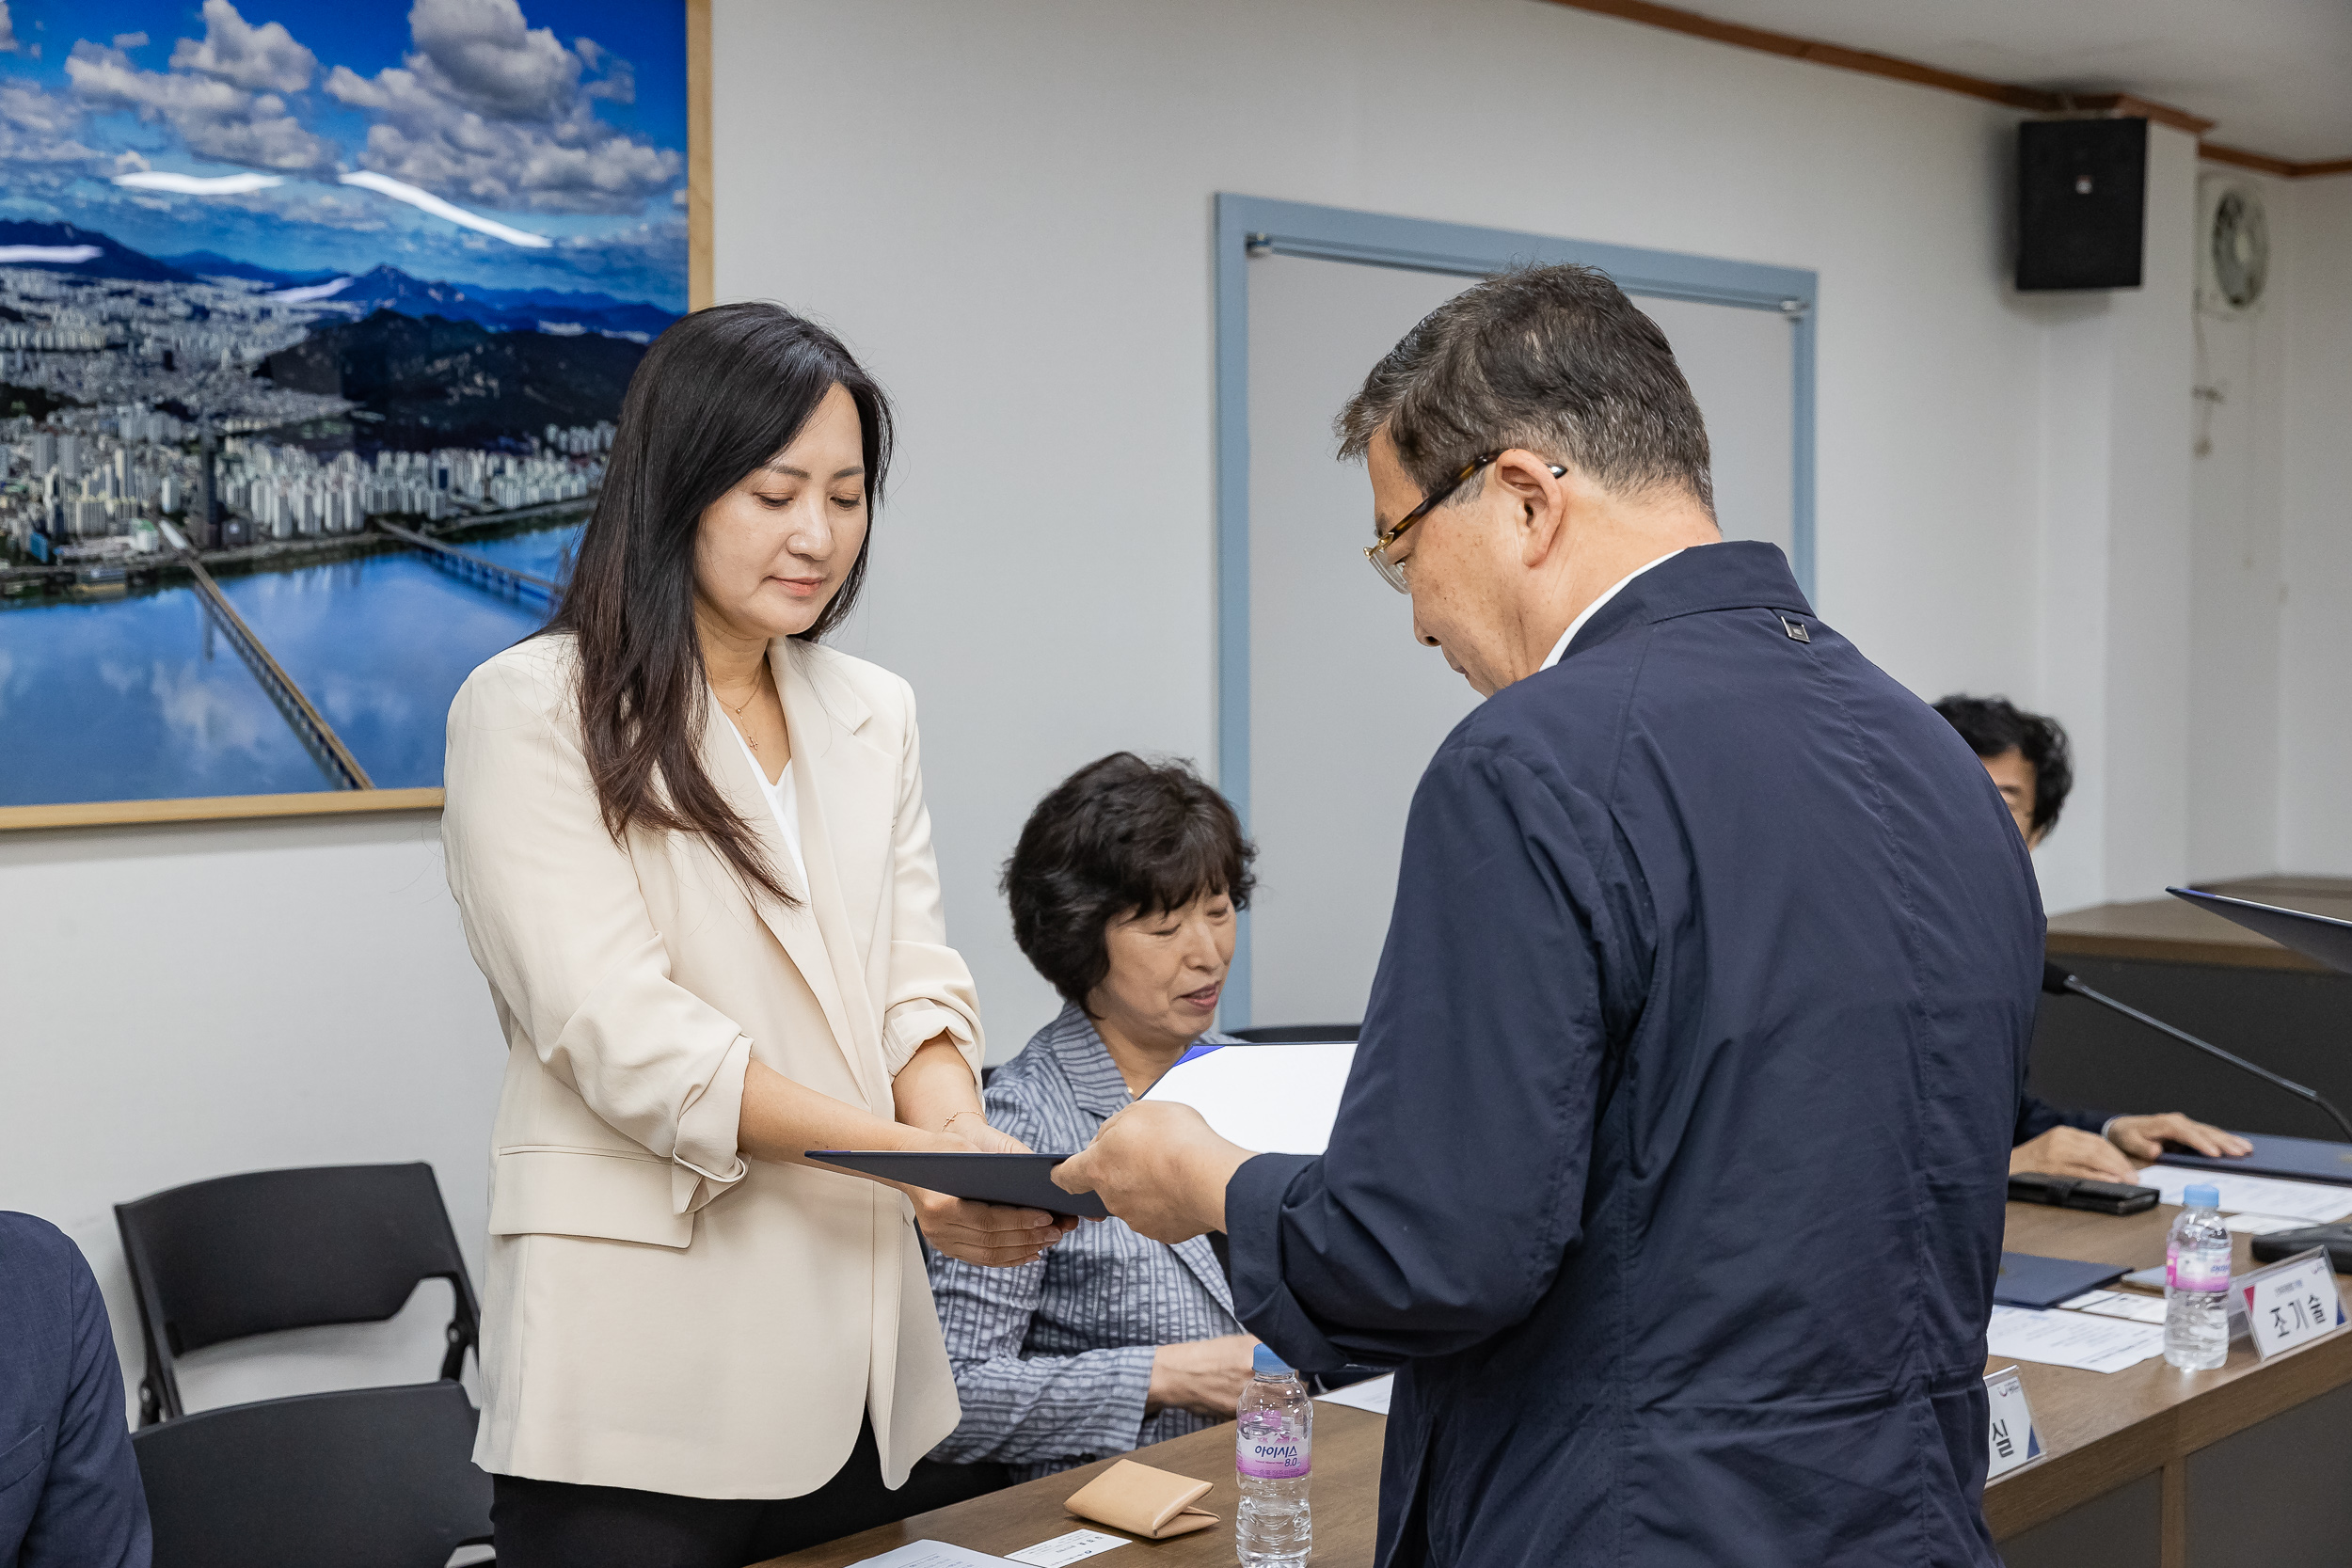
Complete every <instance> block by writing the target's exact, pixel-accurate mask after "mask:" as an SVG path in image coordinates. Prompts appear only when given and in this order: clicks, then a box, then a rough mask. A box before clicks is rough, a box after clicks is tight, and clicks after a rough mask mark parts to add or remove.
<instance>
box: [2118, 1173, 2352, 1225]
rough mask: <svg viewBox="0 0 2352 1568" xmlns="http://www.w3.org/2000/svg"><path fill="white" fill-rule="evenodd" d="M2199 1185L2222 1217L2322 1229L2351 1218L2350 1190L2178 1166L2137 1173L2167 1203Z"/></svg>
mask: <svg viewBox="0 0 2352 1568" xmlns="http://www.w3.org/2000/svg"><path fill="white" fill-rule="evenodd" d="M2198 1183H2203V1184H2205V1185H2207V1186H2210V1187H2212V1188H2214V1189H2215V1190H2216V1191H2217V1193H2218V1194H2219V1195H2220V1197H2221V1209H2222V1212H2224V1213H2230V1214H2240V1213H2247V1214H2273V1215H2276V1216H2278V1217H2279V1218H2280V1219H2298V1220H2301V1221H2302V1222H2303V1223H2304V1224H2306V1225H2325V1224H2327V1223H2328V1221H2329V1220H2340V1219H2342V1218H2344V1215H2346V1214H2352V1187H2331V1186H2328V1185H2327V1184H2326V1183H2324V1182H2319V1181H2281V1180H2279V1179H2278V1178H2276V1177H2271V1176H2233V1175H2232V1174H2230V1173H2229V1172H2227V1171H2217V1170H2190V1169H2187V1168H2186V1167H2185V1166H2181V1165H2150V1166H2149V1167H2148V1168H2147V1169H2146V1170H2143V1171H2141V1172H2140V1173H2139V1184H2140V1185H2141V1186H2143V1187H2153V1188H2155V1190H2156V1195H2157V1196H2159V1197H2160V1198H2162V1199H2163V1200H2164V1201H2165V1202H2167V1203H2178V1202H2180V1201H2181V1194H2182V1193H2183V1192H2184V1191H2185V1190H2186V1189H2187V1188H2189V1187H2191V1186H2193V1185H2196V1184H2198Z"/></svg>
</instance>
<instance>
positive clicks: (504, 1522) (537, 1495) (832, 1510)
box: [490, 1423, 1006, 1568]
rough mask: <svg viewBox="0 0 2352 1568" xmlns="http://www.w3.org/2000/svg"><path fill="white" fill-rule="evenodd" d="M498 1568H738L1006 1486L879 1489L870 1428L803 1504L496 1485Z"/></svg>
mask: <svg viewBox="0 0 2352 1568" xmlns="http://www.w3.org/2000/svg"><path fill="white" fill-rule="evenodd" d="M490 1480H491V1482H492V1486H493V1490H492V1496H491V1502H490V1523H491V1525H492V1527H493V1528H495V1529H496V1531H497V1545H498V1559H499V1568H744V1564H746V1563H752V1562H759V1561H762V1560H766V1559H768V1558H771V1557H782V1556H783V1555H784V1554H785V1553H787V1552H797V1551H799V1550H800V1549H801V1548H802V1547H803V1546H814V1545H817V1544H819V1543H821V1542H826V1541H832V1540H834V1539H836V1538H838V1537H840V1536H844V1535H854V1534H856V1533H857V1532H858V1531H859V1530H862V1529H871V1528H873V1527H874V1526H876V1525H886V1524H889V1523H890V1522H891V1521H893V1520H895V1519H903V1518H905V1517H907V1516H908V1515H909V1514H912V1513H924V1512H926V1511H927V1510H930V1509H934V1508H945V1507H946V1505H947V1504H949V1503H951V1502H961V1500H963V1499H964V1498H965V1497H977V1496H979V1495H980V1494H981V1493H983V1492H993V1491H994V1490H995V1489H996V1488H997V1487H1000V1486H1002V1485H1004V1484H1005V1481H1006V1477H1005V1472H1004V1467H1003V1466H1002V1465H934V1464H932V1463H930V1461H928V1460H926V1461H924V1462H922V1463H921V1464H918V1465H915V1467H914V1474H913V1475H911V1476H909V1477H908V1478H907V1483H906V1485H904V1486H902V1487H900V1488H899V1489H898V1491H896V1492H892V1491H888V1490H886V1489H884V1487H883V1486H882V1455H881V1453H880V1452H879V1450H877V1449H876V1448H875V1446H874V1429H873V1427H872V1425H871V1424H870V1423H869V1424H868V1425H866V1427H864V1428H863V1429H861V1430H860V1431H859V1433H858V1434H857V1447H856V1448H854V1449H850V1458H849V1461H848V1463H846V1464H844V1465H842V1466H841V1468H840V1470H839V1471H838V1472H836V1473H835V1474H834V1478H833V1479H832V1480H831V1481H827V1482H825V1484H824V1485H822V1486H820V1487H818V1489H817V1490H816V1491H814V1492H811V1493H809V1494H808V1495H807V1496H806V1497H787V1498H784V1499H783V1500H781V1501H777V1502H762V1501H759V1500H758V1499H756V1498H751V1499H739V1498H733V1497H715V1498H714V1497H675V1496H673V1495H671V1494H670V1493H667V1492H638V1491H633V1490H631V1489H630V1488H628V1487H626V1486H579V1485H574V1484H572V1483H571V1482H569V1481H532V1480H530V1479H528V1478H526V1477H522V1476H492V1477H491V1478H490Z"/></svg>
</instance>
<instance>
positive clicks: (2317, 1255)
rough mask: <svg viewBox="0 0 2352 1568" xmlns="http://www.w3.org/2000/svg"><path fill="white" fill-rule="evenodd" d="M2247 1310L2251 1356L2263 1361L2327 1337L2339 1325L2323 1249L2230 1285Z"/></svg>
mask: <svg viewBox="0 0 2352 1568" xmlns="http://www.w3.org/2000/svg"><path fill="white" fill-rule="evenodd" d="M2231 1286H2232V1290H2233V1293H2234V1294H2235V1295H2236V1296H2237V1298H2238V1301H2239V1302H2240V1303H2241V1304H2243V1306H2244V1307H2245V1309H2246V1331H2247V1333H2248V1334H2249V1335H2250V1336H2251V1337H2252V1338H2253V1341H2254V1354H2256V1355H2258V1356H2260V1357H2262V1358H2263V1359H2264V1360H2265V1361H2267V1360H2269V1359H2270V1357H2272V1356H2274V1355H2276V1354H2279V1353H2280V1351H2286V1350H2293V1349H2294V1348H2295V1347H2296V1346H2297V1345H2307V1344H2309V1343H2311V1342H2312V1340H2313V1339H2316V1338H2320V1337H2321V1336H2323V1335H2327V1334H2332V1333H2334V1332H2335V1331H2336V1329H2337V1328H2339V1327H2340V1326H2342V1324H2343V1323H2344V1300H2343V1297H2342V1296H2341V1295H2339V1294H2338V1293H2337V1291H2336V1271H2335V1266H2334V1265H2333V1264H2332V1263H2331V1262H2329V1261H2328V1249H2327V1248H2326V1247H2313V1248H2312V1250H2311V1251H2309V1252H2298V1253H2296V1255H2295V1256H2294V1257H2292V1258H2289V1259H2285V1260H2284V1261H2282V1262H2277V1263H2273V1264H2271V1265H2270V1266H2269V1267H2268V1268H2266V1269H2256V1270H2255V1271H2254V1272H2253V1273H2252V1274H2247V1275H2238V1277H2237V1278H2236V1279H2234V1280H2233V1281H2231Z"/></svg>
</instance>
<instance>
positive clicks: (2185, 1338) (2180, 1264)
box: [2164, 1182, 2230, 1372]
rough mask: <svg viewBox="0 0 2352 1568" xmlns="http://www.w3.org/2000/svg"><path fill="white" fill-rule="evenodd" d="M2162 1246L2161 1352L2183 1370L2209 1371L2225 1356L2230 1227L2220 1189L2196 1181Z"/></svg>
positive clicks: (2183, 1201)
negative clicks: (2223, 1217)
mask: <svg viewBox="0 0 2352 1568" xmlns="http://www.w3.org/2000/svg"><path fill="white" fill-rule="evenodd" d="M2181 1202H2182V1204H2183V1208H2182V1210H2181V1212H2180V1214H2179V1216H2178V1217H2176V1218H2175V1219H2174V1220H2173V1221H2172V1235H2171V1238H2170V1239H2169V1241H2167V1242H2166V1243H2165V1246H2164V1358H2165V1359H2166V1360H2167V1361H2169V1362H2170V1363H2172V1365H2174V1366H2175V1367H2179V1368H2181V1369H2182V1370H2185V1371H2192V1372H2201V1371H2210V1370H2212V1369H2214V1368H2216V1367H2218V1366H2220V1365H2221V1364H2222V1363H2223V1362H2224V1361H2227V1360H2228V1359H2229V1358H2230V1307H2229V1299H2230V1229H2229V1227H2227V1226H2225V1225H2223V1224H2222V1223H2221V1194H2220V1191H2219V1190H2218V1189H2217V1188H2215V1187H2213V1186H2211V1185H2208V1184H2207V1183H2205V1182H2199V1183H2197V1184H2196V1185H2194V1186H2192V1187H2190V1188H2189V1189H2188V1190H2187V1191H2185V1192H2184V1193H2183V1194H2182V1195H2181Z"/></svg>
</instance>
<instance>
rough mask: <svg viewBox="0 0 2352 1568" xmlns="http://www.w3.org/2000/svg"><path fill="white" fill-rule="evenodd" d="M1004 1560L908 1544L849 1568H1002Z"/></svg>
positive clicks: (935, 1544) (941, 1544)
mask: <svg viewBox="0 0 2352 1568" xmlns="http://www.w3.org/2000/svg"><path fill="white" fill-rule="evenodd" d="M1006 1561H1008V1559H1005V1558H1001V1557H991V1556H989V1555H988V1554H987V1553H986V1552H976V1551H974V1550H972V1549H971V1548H970V1547H968V1546H951V1545H949V1544H947V1543H946V1542H945V1541H910V1542H908V1543H907V1544H905V1545H903V1546H900V1547H898V1548H897V1549H896V1550H893V1551H887V1552H884V1553H882V1556H880V1557H868V1558H860V1559H859V1560H857V1561H855V1562H853V1563H851V1564H850V1568H1003V1565H1004V1563H1005V1562H1006Z"/></svg>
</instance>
